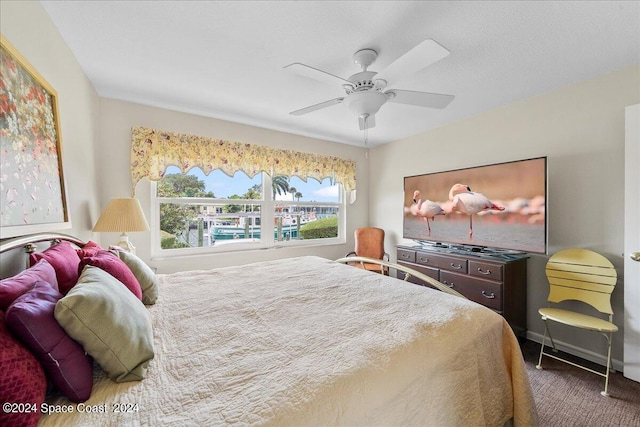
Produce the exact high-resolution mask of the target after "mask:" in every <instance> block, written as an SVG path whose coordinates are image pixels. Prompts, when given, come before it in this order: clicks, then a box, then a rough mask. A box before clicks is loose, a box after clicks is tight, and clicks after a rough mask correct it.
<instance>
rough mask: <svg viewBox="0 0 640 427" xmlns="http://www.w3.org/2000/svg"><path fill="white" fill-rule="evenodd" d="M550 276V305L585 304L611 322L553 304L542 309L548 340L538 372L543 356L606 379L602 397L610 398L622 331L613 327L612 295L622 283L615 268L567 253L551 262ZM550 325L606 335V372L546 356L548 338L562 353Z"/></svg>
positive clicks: (598, 258)
mask: <svg viewBox="0 0 640 427" xmlns="http://www.w3.org/2000/svg"><path fill="white" fill-rule="evenodd" d="M546 274H547V279H548V280H549V288H550V289H549V297H548V298H547V300H548V301H549V303H560V302H562V301H566V300H577V301H582V302H584V303H587V304H589V305H590V306H592V307H593V308H595V309H596V310H598V311H599V312H600V313H603V314H608V315H609V320H608V321H607V320H604V319H601V318H599V317H594V316H588V315H586V314H582V313H576V312H573V311H569V310H563V309H560V308H551V304H549V308H541V309H539V310H538V312H539V313H540V315H541V316H542V320H544V337H543V338H542V347H541V348H540V359H539V360H538V364H537V365H536V368H538V369H542V356H543V355H545V356H548V357H551V358H553V359H556V360H560V361H562V362H565V363H568V364H570V365H573V366H576V367H578V368H581V369H584V370H586V371H589V372H592V373H594V374H597V375H600V376H602V377H604V378H605V382H604V391H602V392H600V394H602V395H603V396H609V393H608V387H609V371H610V370H611V371H613V368H611V335H612V334H613V333H614V332H616V331H617V330H618V327H617V326H616V325H614V324H613V323H612V322H613V310H612V309H611V293H612V292H613V288H614V287H615V285H616V282H617V280H618V276H617V273H616V270H615V268H614V267H613V264H611V262H610V261H609V260H608V259H606V258H605V257H603V256H602V255H600V254H598V253H596V252H593V251H590V250H586V249H565V250H562V251H559V252H558V253H556V254H554V255H553V256H552V257H551V258H549V261H548V262H547V267H546ZM549 321H553V322H558V323H562V324H564V325H568V326H573V327H576V328H581V329H586V330H589V331H595V332H600V333H601V334H603V335H604V336H605V338H606V339H607V343H608V350H607V369H606V372H605V373H601V372H598V371H595V370H593V369H589V368H587V367H585V366H581V365H578V364H576V363H573V362H570V361H568V360H565V359H562V358H560V357H558V356H556V355H553V354H549V353H545V351H544V343H545V340H546V338H547V334H548V335H549V339H550V340H551V346H552V348H553V351H554V352H557V351H558V350H557V349H556V346H555V343H554V342H553V338H552V337H551V332H550V331H549Z"/></svg>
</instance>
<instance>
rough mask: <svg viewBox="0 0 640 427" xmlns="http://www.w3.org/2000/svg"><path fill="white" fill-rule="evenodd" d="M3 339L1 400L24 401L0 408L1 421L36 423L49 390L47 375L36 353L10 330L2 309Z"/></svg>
mask: <svg viewBox="0 0 640 427" xmlns="http://www.w3.org/2000/svg"><path fill="white" fill-rule="evenodd" d="M0 343H2V345H0V384H2V386H1V387H0V402H2V403H5V402H9V403H16V404H23V406H21V407H17V408H16V411H15V412H11V413H7V412H6V411H4V410H0V425H2V426H36V425H37V424H38V420H39V419H40V406H41V405H42V403H43V402H44V397H45V394H46V393H47V379H46V377H45V376H44V371H43V370H42V366H40V363H38V361H37V360H36V358H35V357H34V356H33V354H31V353H29V350H27V349H26V348H24V347H23V346H22V344H20V343H19V342H18V341H16V339H15V338H13V336H12V335H11V334H10V333H9V330H8V329H7V327H6V325H5V315H4V312H2V311H0ZM24 405H28V406H24ZM27 409H28V411H27Z"/></svg>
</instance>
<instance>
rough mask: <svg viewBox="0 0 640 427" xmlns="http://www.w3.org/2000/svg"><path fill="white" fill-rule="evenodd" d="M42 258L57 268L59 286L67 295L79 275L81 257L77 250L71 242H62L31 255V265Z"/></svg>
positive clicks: (62, 292)
mask: <svg viewBox="0 0 640 427" xmlns="http://www.w3.org/2000/svg"><path fill="white" fill-rule="evenodd" d="M41 259H46V260H47V261H49V264H51V265H52V266H53V268H54V269H55V270H56V277H57V278H58V288H59V290H60V293H61V294H62V295H66V294H67V292H69V289H71V288H73V285H75V284H76V282H77V281H78V277H79V274H78V264H80V257H79V256H78V254H77V253H76V250H75V249H73V247H72V246H71V243H69V242H60V243H58V244H57V245H54V246H51V247H50V248H48V249H47V250H45V251H43V252H39V253H34V254H31V255H29V260H30V261H31V265H33V264H35V263H36V262H38V261H40V260H41ZM49 283H51V282H49Z"/></svg>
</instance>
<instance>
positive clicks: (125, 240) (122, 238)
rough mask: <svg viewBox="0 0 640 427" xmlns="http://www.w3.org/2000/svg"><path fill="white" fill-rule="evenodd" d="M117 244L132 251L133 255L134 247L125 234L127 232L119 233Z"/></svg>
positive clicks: (134, 252)
mask: <svg viewBox="0 0 640 427" xmlns="http://www.w3.org/2000/svg"><path fill="white" fill-rule="evenodd" d="M118 246H120V247H121V248H122V249H124V250H125V251H127V252H130V253H132V254H133V255H135V254H136V247H135V246H133V243H131V242H130V241H129V236H127V233H122V234H121V235H120V241H119V242H118Z"/></svg>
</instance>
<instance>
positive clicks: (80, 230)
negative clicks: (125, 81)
mask: <svg viewBox="0 0 640 427" xmlns="http://www.w3.org/2000/svg"><path fill="white" fill-rule="evenodd" d="M0 29H1V30H2V34H4V35H5V37H7V39H8V40H9V42H10V43H11V44H13V45H14V46H15V47H16V49H18V51H19V52H20V53H21V54H22V55H23V56H24V57H25V58H26V59H27V61H29V63H30V64H31V65H32V66H33V67H34V68H35V69H36V70H38V72H39V73H40V74H41V75H42V76H43V77H44V78H45V79H46V80H47V82H49V84H50V85H51V86H53V88H54V89H55V90H56V92H57V93H58V107H59V112H60V127H61V129H60V134H61V136H62V152H63V155H62V163H63V168H64V173H65V177H66V185H67V195H68V207H69V214H70V219H71V225H72V228H71V229H67V230H60V231H62V232H65V233H69V234H73V235H75V236H78V237H80V238H82V239H84V240H88V239H91V238H93V233H92V232H91V228H92V227H93V223H94V221H95V220H97V219H98V215H99V214H100V205H99V203H98V191H97V189H96V179H95V164H94V147H95V146H96V145H97V137H98V129H97V124H98V112H99V111H98V108H99V101H98V95H97V93H96V91H95V89H94V88H93V86H92V85H91V82H89V80H88V79H87V77H86V76H85V74H84V72H83V71H82V69H81V68H80V65H79V64H78V62H77V61H76V59H75V57H74V56H73V54H72V53H71V51H70V50H69V48H68V46H67V45H66V43H65V41H64V40H63V39H62V37H61V36H60V33H58V30H57V29H56V28H55V26H54V25H53V22H52V21H51V19H50V18H49V15H48V14H47V13H46V12H45V10H44V9H43V7H42V6H41V5H40V3H39V2H34V1H29V2H27V1H25V2H17V1H2V2H0Z"/></svg>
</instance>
